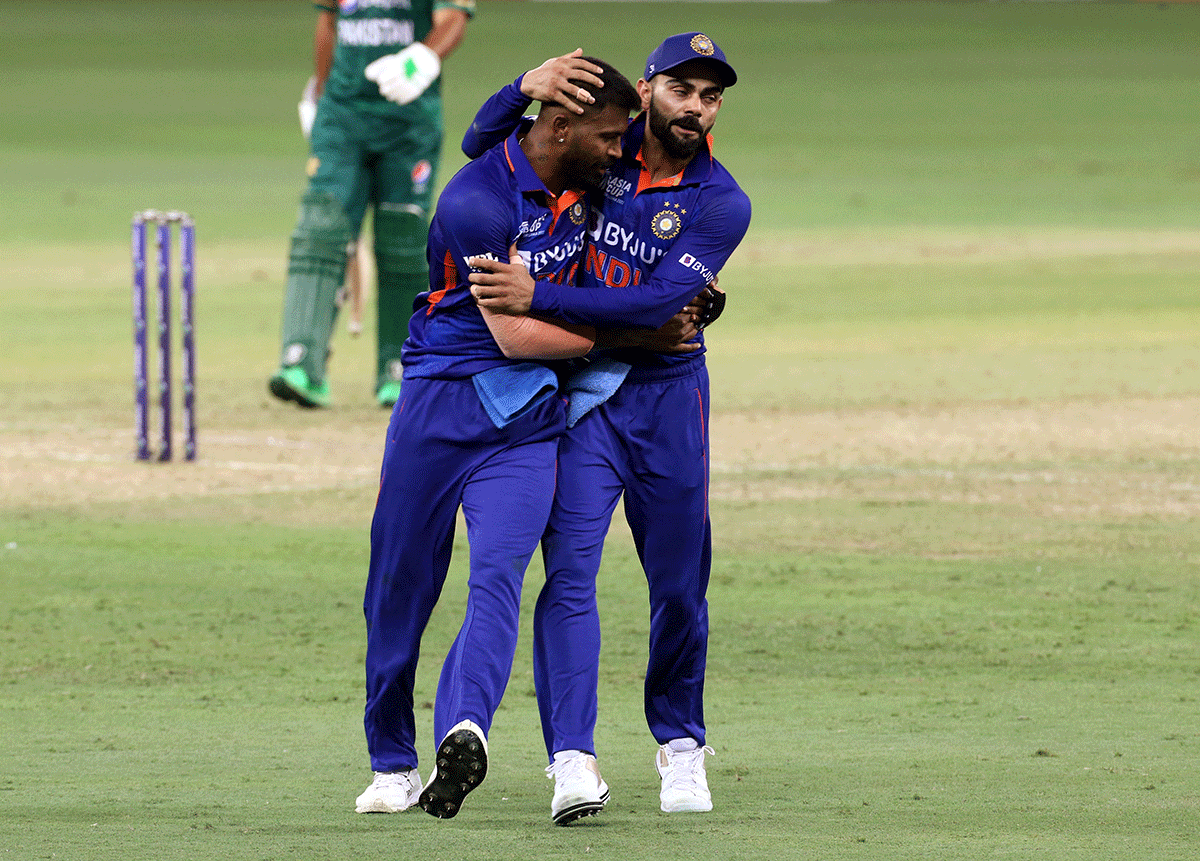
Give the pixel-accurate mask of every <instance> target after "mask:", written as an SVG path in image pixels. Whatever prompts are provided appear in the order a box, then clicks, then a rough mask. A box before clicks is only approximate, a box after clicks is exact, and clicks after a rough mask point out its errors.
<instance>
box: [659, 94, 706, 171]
mask: <svg viewBox="0 0 1200 861" xmlns="http://www.w3.org/2000/svg"><path fill="white" fill-rule="evenodd" d="M647 114H648V115H649V117H650V133H651V134H652V135H654V136H655V137H656V138H658V141H659V143H661V144H662V146H663V149H664V150H666V151H667V154H668V155H669V156H671V157H672V158H691V157H692V156H694V155H695V154H696V153H697V152H698V151H699V150H700V146H701V144H703V143H704V139H705V138H706V137H707V136H708V133H709V132H710V131H712V124H709V125H708V126H707V127H706V126H705V125H704V124H703V123H701V122H700V119H699V118H698V117H697V116H695V115H694V114H683V115H681V116H675V117H671V116H668V115H667V114H666V113H665V112H664V111H663V109H662V106H661V105H660V103H659V101H658V100H657V99H656V98H655V97H654V96H653V95H652V96H651V97H650V107H649V108H648V109H647ZM685 131H686V132H693V134H681V132H685Z"/></svg>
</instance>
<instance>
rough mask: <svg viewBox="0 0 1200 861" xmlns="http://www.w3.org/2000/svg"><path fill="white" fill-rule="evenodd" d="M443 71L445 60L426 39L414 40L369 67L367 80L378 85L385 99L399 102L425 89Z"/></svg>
mask: <svg viewBox="0 0 1200 861" xmlns="http://www.w3.org/2000/svg"><path fill="white" fill-rule="evenodd" d="M441 71H442V59H441V57H439V56H438V55H437V52H436V51H434V50H433V48H430V47H429V46H428V45H426V44H425V43H424V42H413V43H412V44H411V45H409V46H408V47H407V48H405V49H404V50H403V51H399V52H397V53H395V54H388V55H387V56H384V57H380V58H379V59H378V60H376V61H375V62H374V63H372V64H371V65H369V66H367V68H366V71H365V72H364V74H365V75H366V76H367V80H370V81H374V82H375V83H377V84H379V92H380V93H381V94H382V95H383V97H384V98H385V99H387V100H388V101H391V102H395V103H396V104H398V105H407V104H408V103H409V102H411V101H413V100H414V99H416V98H417V96H419V95H421V93H423V92H425V90H426V89H427V88H428V87H429V85H430V84H432V83H433V81H434V79H435V78H437V76H438V74H439V73H440V72H441Z"/></svg>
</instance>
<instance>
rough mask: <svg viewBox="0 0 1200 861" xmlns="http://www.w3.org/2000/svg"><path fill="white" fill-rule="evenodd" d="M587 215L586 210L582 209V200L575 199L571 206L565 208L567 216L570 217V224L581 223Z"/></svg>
mask: <svg viewBox="0 0 1200 861" xmlns="http://www.w3.org/2000/svg"><path fill="white" fill-rule="evenodd" d="M586 215H587V210H586V209H584V206H583V201H579V200H577V201H575V203H573V204H572V205H571V208H570V209H568V210H567V217H568V218H570V219H571V223H572V224H583V219H584V217H585V216H586Z"/></svg>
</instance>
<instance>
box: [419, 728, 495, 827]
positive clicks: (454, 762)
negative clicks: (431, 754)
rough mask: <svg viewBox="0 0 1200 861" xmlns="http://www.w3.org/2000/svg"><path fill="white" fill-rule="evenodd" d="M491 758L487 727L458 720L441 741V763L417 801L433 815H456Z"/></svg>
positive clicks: (442, 817) (481, 779) (479, 782)
mask: <svg viewBox="0 0 1200 861" xmlns="http://www.w3.org/2000/svg"><path fill="white" fill-rule="evenodd" d="M487 762H488V752H487V739H486V738H485V737H484V735H483V730H481V729H480V728H479V727H478V726H477V725H476V724H474V723H472V722H471V721H469V720H465V721H461V722H460V723H457V724H455V725H454V726H453V727H451V729H450V732H448V733H446V737H445V738H444V739H442V743H441V744H439V745H438V749H437V766H436V767H435V768H434V770H433V774H432V775H430V777H429V785H428V786H426V787H425V789H424V790H422V792H421V796H420V799H419V800H418V802H417V803H418V804H419V805H420V806H421V809H422V810H424V811H425V812H426V813H428V814H429V815H430V816H436V817H437V818H438V819H451V818H453V817H454V816H455V815H456V814H457V813H458V811H459V809H460V808H461V807H462V803H463V799H464V798H466V797H467V793H469V792H470V791H471V790H473V789H475V788H476V787H477V786H479V784H481V783H482V782H483V778H484V777H485V776H486V775H487Z"/></svg>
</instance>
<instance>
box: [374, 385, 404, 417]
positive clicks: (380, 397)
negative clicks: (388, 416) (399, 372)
mask: <svg viewBox="0 0 1200 861" xmlns="http://www.w3.org/2000/svg"><path fill="white" fill-rule="evenodd" d="M375 400H377V401H379V406H381V407H385V408H387V409H389V410H390V409H391V408H392V407H394V406H395V405H396V401H398V400H400V381H399V380H388V381H387V382H385V383H383V384H382V385H381V386H380V387H379V389H378V391H376V392H375Z"/></svg>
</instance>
